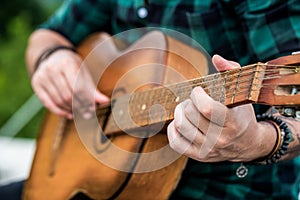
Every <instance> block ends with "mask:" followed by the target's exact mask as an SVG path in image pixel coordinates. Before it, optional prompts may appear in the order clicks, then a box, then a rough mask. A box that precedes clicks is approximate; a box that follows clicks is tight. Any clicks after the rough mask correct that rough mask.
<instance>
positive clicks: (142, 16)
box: [137, 7, 148, 19]
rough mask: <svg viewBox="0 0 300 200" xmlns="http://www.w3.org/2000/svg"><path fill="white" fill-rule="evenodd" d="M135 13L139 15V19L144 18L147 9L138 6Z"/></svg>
mask: <svg viewBox="0 0 300 200" xmlns="http://www.w3.org/2000/svg"><path fill="white" fill-rule="evenodd" d="M137 15H138V16H139V18H141V19H145V18H146V17H147V16H148V10H147V8H145V7H140V8H139V9H138V10H137Z"/></svg>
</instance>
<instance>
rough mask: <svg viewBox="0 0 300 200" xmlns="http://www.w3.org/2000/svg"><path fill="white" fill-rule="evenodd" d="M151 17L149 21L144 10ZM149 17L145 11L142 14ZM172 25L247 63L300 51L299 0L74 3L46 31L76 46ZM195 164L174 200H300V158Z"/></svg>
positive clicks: (64, 7)
mask: <svg viewBox="0 0 300 200" xmlns="http://www.w3.org/2000/svg"><path fill="white" fill-rule="evenodd" d="M141 8H146V9H147V11H148V13H146V15H141V14H140V13H139V12H140V9H141ZM142 14H145V13H142ZM145 26H151V27H164V28H169V29H174V30H177V31H180V32H182V33H184V34H187V35H189V36H191V37H192V38H194V39H195V40H197V41H198V42H199V43H200V44H201V45H202V46H203V47H204V48H205V49H206V50H207V52H208V53H209V54H210V55H213V54H220V55H222V56H224V57H225V58H227V59H231V60H235V61H238V62H239V63H241V64H242V65H245V64H250V63H254V62H257V61H267V60H270V59H272V58H275V57H278V56H281V55H285V54H290V53H291V52H293V51H299V50H300V41H299V39H300V1H299V0H285V1H283V0H247V1H246V0H164V1H162V0H149V1H148V3H147V1H144V0H68V1H65V3H64V4H63V5H62V7H61V8H60V9H59V10H58V11H57V12H56V13H55V14H54V15H53V16H52V17H51V18H50V19H49V20H48V21H47V22H46V23H45V24H43V25H42V28H49V29H52V30H54V31H57V32H59V33H61V34H62V35H64V36H65V37H66V38H68V39H69V40H70V41H72V42H73V43H74V44H75V45H77V44H79V43H80V41H82V39H84V38H85V37H87V36H88V35H89V34H91V33H92V32H95V31H106V32H108V33H110V34H116V33H119V32H121V31H125V30H128V29H131V28H136V27H145ZM239 166H240V164H239V163H229V162H222V163H212V164H211V163H200V162H197V161H194V160H190V161H189V163H188V165H187V167H186V169H185V171H184V173H183V177H182V179H181V181H180V183H179V186H178V187H177V189H176V191H175V192H174V194H173V195H172V197H171V198H172V199H298V190H299V180H300V176H299V175H300V173H299V169H300V158H299V157H298V158H296V159H294V160H292V161H288V162H281V163H279V164H273V165H269V166H256V165H246V166H247V167H248V169H249V174H248V175H247V176H246V177H245V178H242V179H240V178H238V177H237V176H236V175H235V172H236V169H237V168H238V167H239Z"/></svg>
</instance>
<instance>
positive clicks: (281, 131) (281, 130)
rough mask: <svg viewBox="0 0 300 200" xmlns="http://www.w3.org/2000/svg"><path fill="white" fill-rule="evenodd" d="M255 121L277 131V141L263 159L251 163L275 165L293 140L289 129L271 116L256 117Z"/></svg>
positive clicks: (278, 119) (282, 122)
mask: <svg viewBox="0 0 300 200" xmlns="http://www.w3.org/2000/svg"><path fill="white" fill-rule="evenodd" d="M256 118H257V121H266V122H269V123H271V124H272V125H273V126H274V127H275V129H276V131H277V139H276V144H275V145H274V148H273V149H272V151H271V153H270V154H268V155H267V156H266V157H264V158H263V159H257V160H254V161H252V162H256V163H260V164H272V163H276V162H277V161H278V160H279V159H280V158H281V157H282V156H283V155H285V154H286V152H287V150H288V145H289V144H290V142H291V141H292V140H293V138H292V132H291V130H290V129H289V127H288V125H287V124H286V123H285V122H284V121H282V120H281V119H280V118H278V117H276V116H273V115H267V114H262V115H257V116H256Z"/></svg>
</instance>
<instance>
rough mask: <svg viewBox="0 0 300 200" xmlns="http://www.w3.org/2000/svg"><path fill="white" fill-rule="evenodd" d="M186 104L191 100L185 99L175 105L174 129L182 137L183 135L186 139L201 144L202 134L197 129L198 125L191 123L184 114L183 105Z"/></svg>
mask: <svg viewBox="0 0 300 200" xmlns="http://www.w3.org/2000/svg"><path fill="white" fill-rule="evenodd" d="M188 104H192V103H191V100H186V101H184V102H182V103H181V104H179V105H178V106H176V108H175V112H174V126H175V129H176V131H177V132H178V133H180V134H181V135H182V136H183V137H185V139H186V140H188V141H190V142H192V143H197V144H202V141H203V134H202V133H201V132H200V130H199V129H198V126H195V125H194V124H192V123H191V121H189V120H188V118H187V116H186V111H185V107H186V106H188ZM195 110H196V108H195ZM189 114H191V113H188V115H189ZM198 114H199V113H198ZM198 116H199V115H198ZM197 125H198V124H197Z"/></svg>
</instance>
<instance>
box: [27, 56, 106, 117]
mask: <svg viewBox="0 0 300 200" xmlns="http://www.w3.org/2000/svg"><path fill="white" fill-rule="evenodd" d="M81 63H82V59H81V58H80V56H79V55H77V54H76V53H74V52H72V51H68V50H59V51H56V52H54V53H53V54H51V55H50V56H49V58H47V59H46V60H44V61H43V62H42V63H41V64H40V65H39V67H38V69H37V70H36V72H35V73H34V74H33V76H32V81H31V83H32V87H33V89H34V92H35V93H36V95H37V96H38V98H39V99H40V101H41V102H42V103H43V104H44V106H45V107H46V108H47V109H48V110H50V111H51V112H53V113H55V114H58V115H60V116H63V117H67V118H69V119H71V118H73V112H72V102H73V108H74V109H76V110H78V111H79V112H80V113H82V114H83V115H85V116H86V117H88V116H89V114H90V112H92V111H93V110H94V103H99V104H102V103H108V102H109V99H108V97H106V96H105V95H103V94H102V93H100V92H99V91H98V90H97V89H95V88H96V87H95V84H94V82H93V80H92V78H91V76H90V74H89V72H88V70H87V69H86V67H84V68H83V69H81V70H80V67H81ZM79 71H80V75H79V76H78V72H79ZM75 83H76V90H75V89H74V87H75ZM75 92H76V93H75Z"/></svg>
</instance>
